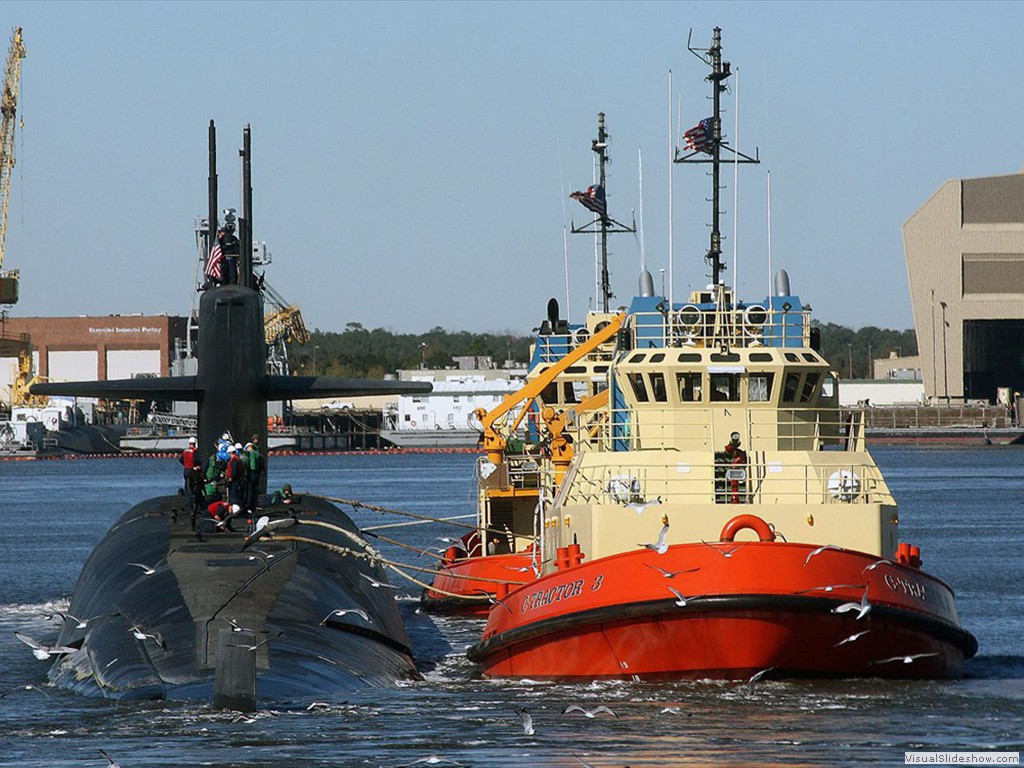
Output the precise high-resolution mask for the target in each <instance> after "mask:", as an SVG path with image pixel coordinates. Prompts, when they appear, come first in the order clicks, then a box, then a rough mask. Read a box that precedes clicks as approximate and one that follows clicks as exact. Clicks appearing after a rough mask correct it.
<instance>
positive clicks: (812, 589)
mask: <svg viewBox="0 0 1024 768" xmlns="http://www.w3.org/2000/svg"><path fill="white" fill-rule="evenodd" d="M863 587H864V585H863V584H829V585H828V586H827V587H810V588H809V589H801V590H800V591H799V592H794V593H793V594H794V595H806V594H807V593H808V592H834V591H835V590H837V589H862V588H863Z"/></svg>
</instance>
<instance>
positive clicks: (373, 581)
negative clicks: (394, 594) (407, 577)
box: [359, 573, 398, 589]
mask: <svg viewBox="0 0 1024 768" xmlns="http://www.w3.org/2000/svg"><path fill="white" fill-rule="evenodd" d="M359 575H360V576H362V577H363V578H364V579H366V580H367V581H368V582H370V583H371V584H372V585H373V586H374V587H376V588H378V589H379V588H380V587H384V588H385V589H398V587H395V586H393V585H391V584H385V583H384V582H383V581H377V580H376V579H375V578H373V576H367V575H366V574H365V573H360V574H359Z"/></svg>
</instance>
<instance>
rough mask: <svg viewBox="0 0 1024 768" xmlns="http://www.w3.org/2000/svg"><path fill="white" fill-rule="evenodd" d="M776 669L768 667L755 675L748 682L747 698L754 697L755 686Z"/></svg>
mask: <svg viewBox="0 0 1024 768" xmlns="http://www.w3.org/2000/svg"><path fill="white" fill-rule="evenodd" d="M773 669H775V667H768V669H762V670H761V671H760V672H757V673H755V674H754V675H752V676H751V678H750V679H749V680H747V696H753V695H754V686H755V685H756V684H757V683H758V681H760V680H761V678H762V677H764V676H765V675H767V674H768V673H769V672H771V671H772V670H773Z"/></svg>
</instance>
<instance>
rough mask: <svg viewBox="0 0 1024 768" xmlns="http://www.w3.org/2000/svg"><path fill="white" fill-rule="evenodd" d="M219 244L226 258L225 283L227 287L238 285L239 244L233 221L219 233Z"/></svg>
mask: <svg viewBox="0 0 1024 768" xmlns="http://www.w3.org/2000/svg"><path fill="white" fill-rule="evenodd" d="M217 242H218V243H220V252H221V253H222V254H223V256H224V266H225V271H224V282H225V283H226V284H227V285H235V284H236V283H238V254H239V242H238V238H237V237H235V225H234V224H233V223H232V222H231V221H228V222H227V223H226V224H225V225H224V226H223V227H222V228H221V230H220V231H219V232H217Z"/></svg>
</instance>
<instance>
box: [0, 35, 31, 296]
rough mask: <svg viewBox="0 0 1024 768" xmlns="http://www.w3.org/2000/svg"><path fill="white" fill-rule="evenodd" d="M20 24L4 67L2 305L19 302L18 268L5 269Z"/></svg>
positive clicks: (1, 107)
mask: <svg viewBox="0 0 1024 768" xmlns="http://www.w3.org/2000/svg"><path fill="white" fill-rule="evenodd" d="M25 55H26V51H25V44H24V43H23V42H22V39H21V27H15V28H14V32H13V34H12V35H11V48H10V51H9V52H8V54H7V69H6V70H4V89H3V95H2V97H0V112H2V122H0V304H15V303H17V301H18V270H16V269H11V270H5V269H4V268H3V266H4V247H5V243H6V241H7V205H8V203H9V201H10V198H11V172H12V171H13V170H14V130H15V127H16V125H17V120H16V119H15V118H16V117H17V111H18V88H19V85H20V83H21V60H22V59H24V58H25Z"/></svg>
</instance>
